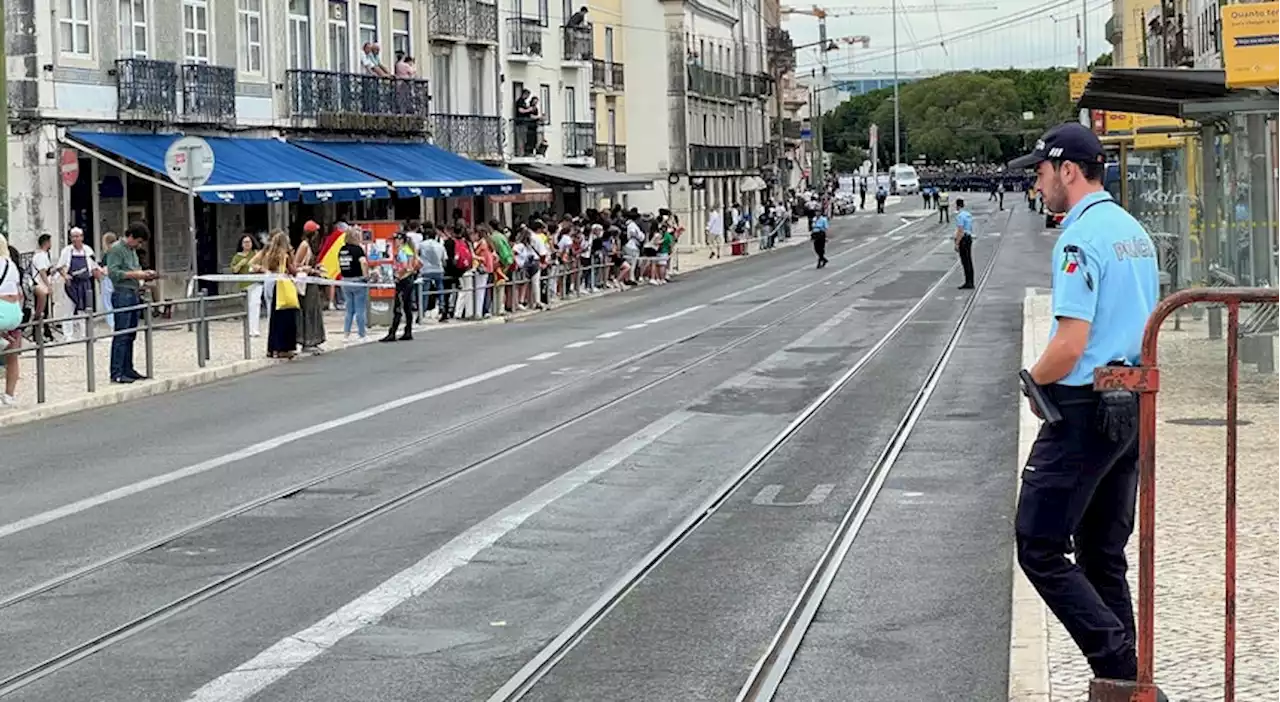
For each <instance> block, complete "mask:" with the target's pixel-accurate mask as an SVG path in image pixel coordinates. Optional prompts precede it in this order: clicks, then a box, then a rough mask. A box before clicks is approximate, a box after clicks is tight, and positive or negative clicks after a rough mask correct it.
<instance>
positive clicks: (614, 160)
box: [596, 144, 627, 173]
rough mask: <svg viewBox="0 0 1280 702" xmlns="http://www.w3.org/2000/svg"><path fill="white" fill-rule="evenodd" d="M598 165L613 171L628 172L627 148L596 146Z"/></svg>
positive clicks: (614, 145) (615, 145)
mask: <svg viewBox="0 0 1280 702" xmlns="http://www.w3.org/2000/svg"><path fill="white" fill-rule="evenodd" d="M596 165H597V166H599V167H600V168H608V169H609V170H611V171H618V172H619V173H625V172H626V170H627V147H626V146H624V145H622V144H596Z"/></svg>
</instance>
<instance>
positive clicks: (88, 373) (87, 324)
mask: <svg viewBox="0 0 1280 702" xmlns="http://www.w3.org/2000/svg"><path fill="white" fill-rule="evenodd" d="M95 336H96V334H95V332H94V329H93V313H92V312H86V313H85V320H84V350H85V356H84V369H85V380H86V381H87V382H86V385H87V386H88V388H89V392H96V391H97V388H96V387H95V385H96V382H95V380H96V379H95V378H94V376H95V375H96V374H97V370H96V368H95V363H94V358H93V342H94V338H95Z"/></svg>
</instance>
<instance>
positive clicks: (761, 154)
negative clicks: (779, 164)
mask: <svg viewBox="0 0 1280 702" xmlns="http://www.w3.org/2000/svg"><path fill="white" fill-rule="evenodd" d="M771 163H773V153H772V149H771V148H770V147H769V146H767V145H760V146H745V147H743V149H742V167H743V168H744V169H746V170H748V171H760V170H764V169H765V168H767V167H768V166H769V164H771Z"/></svg>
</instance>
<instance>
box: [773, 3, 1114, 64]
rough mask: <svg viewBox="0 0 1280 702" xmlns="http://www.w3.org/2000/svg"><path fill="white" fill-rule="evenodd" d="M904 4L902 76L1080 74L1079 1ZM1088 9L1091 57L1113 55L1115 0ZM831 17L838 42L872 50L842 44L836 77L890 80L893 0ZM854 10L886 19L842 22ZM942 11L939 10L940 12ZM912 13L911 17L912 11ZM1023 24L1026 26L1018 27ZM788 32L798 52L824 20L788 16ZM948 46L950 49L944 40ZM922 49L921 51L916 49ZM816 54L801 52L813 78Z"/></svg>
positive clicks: (834, 9)
mask: <svg viewBox="0 0 1280 702" xmlns="http://www.w3.org/2000/svg"><path fill="white" fill-rule="evenodd" d="M897 1H898V46H899V47H900V48H899V57H898V68H899V70H900V71H901V72H902V73H903V74H907V73H910V72H913V71H948V70H961V69H967V68H1009V67H1015V68H1041V67H1048V66H1068V67H1075V65H1076V55H1077V54H1076V51H1077V46H1078V40H1077V38H1076V17H1078V16H1079V15H1080V12H1081V8H1082V3H1081V2H1080V1H1079V0H990V1H985V0H953V1H951V2H948V1H947V0H937V3H934V2H929V1H924V2H921V1H920V0H897ZM1085 2H1086V3H1087V4H1088V9H1089V11H1088V57H1089V60H1091V61H1092V60H1093V59H1094V58H1096V57H1097V56H1098V55H1099V54H1102V53H1105V52H1107V51H1110V50H1111V45H1110V44H1109V43H1107V40H1106V38H1105V37H1104V36H1103V26H1104V24H1105V23H1106V21H1107V18H1108V17H1110V16H1111V3H1110V2H1109V0H1085ZM811 4H812V3H804V4H802V3H798V2H789V3H788V2H784V6H791V7H806V8H807V7H810V6H811ZM819 6H820V7H823V8H824V9H826V10H827V12H828V13H829V15H828V17H827V36H828V37H830V38H832V39H837V40H838V39H839V38H841V37H846V36H861V35H866V36H869V37H870V38H871V45H870V47H869V48H867V49H863V48H862V47H861V46H860V45H856V46H853V47H849V46H848V45H845V44H840V46H841V48H840V50H839V51H832V52H828V54H827V61H828V65H829V66H830V72H831V73H832V74H835V75H839V74H841V73H847V72H849V71H852V72H854V73H856V74H859V75H863V74H867V73H871V72H880V74H882V75H885V76H886V77H887V76H888V75H891V74H892V70H893V59H892V51H891V49H892V46H893V21H892V16H891V15H890V14H889V13H888V12H887V8H888V7H889V6H890V3H889V0H863V1H862V2H860V3H858V4H857V5H854V3H853V2H851V1H850V0H834V2H833V3H832V4H821V5H819ZM851 7H861V8H868V7H872V8H884V9H886V12H885V13H884V14H864V13H860V14H856V15H852V16H843V17H840V16H836V15H839V14H840V13H841V10H842V9H843V10H848V9H850V8H851ZM935 8H936V9H935ZM908 10H909V11H908ZM1021 17H1026V18H1027V19H1022V20H1019V18H1021ZM1002 21H1003V22H1010V23H1011V24H1009V25H1008V26H1004V27H1000V28H994V29H988V30H985V31H982V32H981V33H978V34H975V33H974V32H973V31H972V28H974V27H978V26H981V25H988V24H992V23H996V22H1002ZM783 28H784V29H787V30H788V31H790V32H791V38H792V40H793V41H794V42H795V44H796V45H797V46H799V45H801V44H808V43H810V42H814V41H817V40H818V21H817V19H815V18H814V17H812V16H809V15H799V14H792V15H784V17H783ZM939 37H942V38H943V39H944V44H945V49H944V47H943V46H942V45H940V44H939V41H938V38H939ZM917 47H920V48H917ZM817 61H818V54H817V51H816V50H815V49H802V50H800V51H797V52H796V64H797V66H798V68H797V73H800V74H802V75H803V74H807V73H808V72H809V69H810V68H811V67H813V66H814V65H816V64H817Z"/></svg>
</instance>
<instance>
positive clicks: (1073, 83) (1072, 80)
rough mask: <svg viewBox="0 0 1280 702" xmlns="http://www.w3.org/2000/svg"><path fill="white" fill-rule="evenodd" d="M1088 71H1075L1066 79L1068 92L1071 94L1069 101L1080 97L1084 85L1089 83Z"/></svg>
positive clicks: (1082, 93)
mask: <svg viewBox="0 0 1280 702" xmlns="http://www.w3.org/2000/svg"><path fill="white" fill-rule="evenodd" d="M1089 76H1090V74H1089V73H1082V72H1075V73H1072V74H1071V75H1070V77H1068V79H1067V81H1068V82H1067V86H1068V92H1069V94H1070V95H1071V102H1075V101H1076V100H1079V99H1080V96H1081V95H1084V86H1086V85H1088V84H1089Z"/></svg>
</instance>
